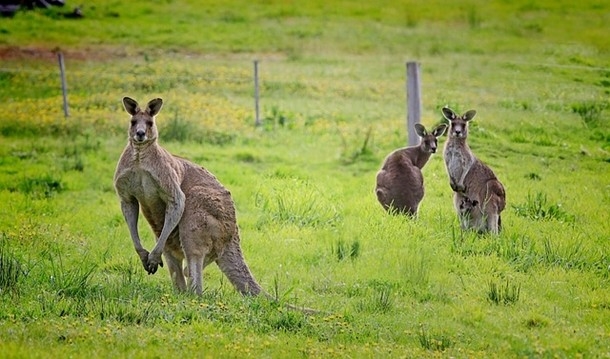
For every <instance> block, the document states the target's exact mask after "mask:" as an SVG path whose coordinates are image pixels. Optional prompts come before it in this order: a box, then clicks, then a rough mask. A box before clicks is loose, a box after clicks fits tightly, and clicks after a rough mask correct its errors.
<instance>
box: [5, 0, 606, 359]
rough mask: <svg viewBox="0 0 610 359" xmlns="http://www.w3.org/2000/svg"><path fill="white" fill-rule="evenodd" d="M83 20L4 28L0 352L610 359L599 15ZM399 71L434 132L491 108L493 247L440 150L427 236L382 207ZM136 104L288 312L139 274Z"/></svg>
mask: <svg viewBox="0 0 610 359" xmlns="http://www.w3.org/2000/svg"><path fill="white" fill-rule="evenodd" d="M69 11H71V9H70V8H63V9H62V8H55V9H53V10H36V11H28V12H22V13H19V14H17V15H16V16H15V17H14V18H11V19H2V20H0V33H1V34H2V35H3V36H2V37H0V50H1V51H0V56H2V66H0V98H2V101H3V106H2V110H3V112H2V116H1V117H0V203H1V205H0V353H3V354H2V355H0V356H7V357H34V358H36V357H49V356H52V357H69V356H72V357H110V356H116V357H156V356H162V355H166V354H167V348H168V347H170V348H171V350H172V352H173V354H174V355H176V356H189V357H190V356H193V353H198V354H196V355H197V356H205V357H208V356H209V357H439V356H441V357H450V356H451V357H485V358H487V357H578V356H584V357H610V354H609V353H610V346H609V344H608V343H609V342H610V336H609V335H608V333H610V326H609V324H608V323H610V300H609V299H608V298H610V290H609V288H610V286H609V284H610V257H609V254H608V253H610V245H609V243H610V242H609V241H608V240H609V239H610V236H609V234H610V224H609V222H608V215H607V212H608V209H609V208H610V182H609V178H610V168H609V166H610V155H609V154H608V153H609V151H610V131H609V130H608V127H609V126H608V124H609V123H608V116H609V114H610V112H609V110H610V108H609V105H608V104H609V102H608V94H609V89H608V88H609V83H610V70H609V65H610V63H609V62H608V58H610V56H609V55H610V54H609V51H610V40H608V38H607V25H606V24H607V23H608V21H610V19H609V18H608V14H610V8H609V6H608V5H607V4H606V2H603V1H595V0H587V1H581V2H578V3H574V2H567V1H560V2H551V1H548V2H531V1H513V2H504V1H492V2H487V3H484V4H481V3H480V2H475V1H461V2H453V1H451V2H450V1H443V0H438V1H432V2H430V1H428V2H418V3H406V2H402V3H396V2H386V1H381V0H379V1H373V2H366V4H365V3H364V2H348V1H343V2H321V1H310V2H306V3H300V4H299V5H298V7H297V6H291V5H288V4H286V3H285V2H275V1H270V2H260V3H259V2H251V1H248V2H246V1H231V2H226V1H223V2H211V1H206V2H205V4H201V3H200V2H195V1H171V0H167V1H139V2H118V1H115V2H112V1H110V2H106V1H90V2H88V3H87V4H86V5H84V6H83V11H84V13H85V18H84V19H82V20H74V19H64V18H63V15H62V13H64V12H69ZM168 14H171V16H170V15H168ZM57 49H60V50H61V51H63V52H64V54H65V58H66V68H67V70H68V72H67V81H68V89H69V98H68V99H69V104H70V110H71V116H70V117H69V118H64V116H63V110H62V99H61V90H60V84H59V74H58V70H57V59H56V57H55V55H54V53H53V51H54V50H57ZM254 59H258V60H259V61H260V63H259V72H260V76H261V118H262V119H263V126H261V127H259V128H255V126H254V99H253V92H254V88H253V82H252V71H253V65H252V61H253V60H254ZM407 60H417V61H419V62H420V63H421V65H422V81H423V83H422V99H423V105H424V109H423V118H422V122H423V123H424V124H425V125H426V126H431V125H434V124H436V123H438V122H440V121H441V115H440V108H441V107H442V106H444V105H449V106H451V107H452V108H455V109H457V110H458V111H466V110H468V109H471V108H473V109H476V110H477V112H478V115H477V117H476V118H475V120H474V121H473V123H472V125H471V126H472V127H471V135H470V136H471V137H470V139H469V143H470V146H471V148H472V149H473V151H475V153H476V154H477V156H478V157H479V158H481V159H482V160H484V161H485V162H486V163H488V164H489V165H490V166H491V167H492V168H493V169H494V171H495V172H496V174H497V175H498V177H499V178H500V180H501V181H502V182H503V183H504V185H505V187H506V191H507V201H508V203H507V207H506V209H505V211H504V212H503V213H502V224H503V231H502V233H501V234H500V235H499V236H490V235H477V234H475V233H471V232H462V231H461V230H460V229H459V224H458V222H457V219H456V216H455V213H454V211H453V208H452V193H451V189H450V187H449V185H448V179H447V175H446V172H445V168H444V163H443V161H442V153H439V154H436V155H434V156H433V157H432V158H431V160H430V161H429V163H428V164H427V165H426V167H424V169H423V173H424V176H425V184H426V196H425V197H424V200H423V202H422V204H421V207H420V214H419V217H418V218H417V219H415V220H409V219H406V218H403V217H401V216H393V215H388V214H386V213H385V212H384V211H383V209H382V208H381V206H380V205H379V204H378V203H377V201H376V198H375V196H374V193H373V188H374V179H375V173H376V171H377V170H378V169H379V166H380V165H381V162H382V161H383V159H384V157H385V156H386V155H387V154H388V153H389V152H390V151H392V150H393V149H395V148H397V147H401V146H404V144H405V142H406V138H407V136H406V133H405V126H404V122H405V117H406V116H405V80H404V76H405V75H404V73H405V61H407ZM126 95H127V96H131V97H133V98H136V99H137V100H139V101H140V102H145V101H148V100H149V99H151V98H154V97H162V98H163V99H164V102H165V105H164V108H163V110H162V111H161V114H160V115H159V117H158V124H159V129H160V135H161V139H160V142H161V144H162V145H164V146H165V147H167V148H168V149H169V150H170V151H171V152H173V153H176V154H178V155H181V156H183V157H187V158H189V159H191V160H193V161H195V162H197V163H199V164H201V165H202V166H205V167H206V168H208V169H209V170H210V171H212V172H213V173H214V174H215V175H216V176H217V177H218V179H219V180H220V181H221V182H222V183H223V184H224V185H225V186H226V187H228V189H229V190H230V191H231V193H232V195H233V198H234V200H235V202H236V208H237V214H238V221H239V225H240V229H241V235H242V247H243V252H244V255H245V257H246V260H247V262H248V264H249V266H250V268H251V270H252V272H253V273H254V275H255V277H256V278H257V279H258V280H259V281H260V283H261V284H262V286H263V287H264V288H265V289H266V290H267V291H268V292H269V293H270V294H271V295H272V296H274V297H275V298H277V299H278V300H279V301H280V304H276V303H272V302H270V301H268V300H265V299H262V298H243V297H241V296H240V295H239V294H237V293H236V292H235V291H234V290H233V288H232V287H231V285H230V283H229V282H228V281H227V280H226V278H224V277H223V276H222V274H221V273H220V271H219V270H218V269H217V268H216V267H215V266H213V265H212V266H210V267H209V268H208V269H206V272H205V275H204V287H205V292H204V295H203V296H202V297H201V298H198V297H194V296H191V295H185V294H178V293H175V292H174V291H173V290H172V287H171V282H170V279H169V277H168V275H167V272H166V270H165V269H161V270H160V271H159V273H157V274H155V275H152V276H148V275H145V271H144V270H143V268H142V267H141V264H140V262H139V259H138V257H137V255H136V254H135V252H134V250H133V246H132V244H131V241H130V239H129V233H128V230H127V228H126V225H125V223H124V220H123V218H122V215H121V213H120V208H119V203H118V199H117V197H116V194H115V192H114V189H113V185H112V177H113V173H114V169H115V166H116V162H117V160H118V158H119V156H120V153H121V151H122V148H123V146H124V145H125V143H126V137H127V136H126V131H127V125H128V116H127V114H126V113H125V112H124V111H123V109H122V107H121V103H120V101H121V98H122V97H123V96H126ZM445 140H446V138H441V139H440V143H441V145H442V144H443V143H444V142H445ZM140 227H141V230H140V232H141V235H142V238H143V241H144V243H145V246H146V247H147V248H149V249H150V247H152V243H153V241H154V239H153V236H152V234H151V233H150V231H149V229H148V226H147V225H146V223H144V222H142V223H141V225H140ZM282 303H290V304H297V305H304V306H307V307H312V308H318V309H322V310H324V311H326V312H328V313H327V314H321V315H317V316H305V315H303V314H302V313H299V312H293V311H289V310H287V309H285V307H283V306H282Z"/></svg>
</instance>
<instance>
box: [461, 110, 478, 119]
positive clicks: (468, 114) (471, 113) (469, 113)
mask: <svg viewBox="0 0 610 359" xmlns="http://www.w3.org/2000/svg"><path fill="white" fill-rule="evenodd" d="M476 114H477V111H475V110H470V111H466V113H465V114H463V115H462V118H463V119H464V121H470V120H472V119H473V118H474V116H476Z"/></svg>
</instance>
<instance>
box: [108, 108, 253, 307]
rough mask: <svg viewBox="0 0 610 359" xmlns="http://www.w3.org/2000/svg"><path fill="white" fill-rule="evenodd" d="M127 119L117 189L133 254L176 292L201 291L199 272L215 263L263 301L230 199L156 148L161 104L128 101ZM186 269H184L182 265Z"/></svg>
mask: <svg viewBox="0 0 610 359" xmlns="http://www.w3.org/2000/svg"><path fill="white" fill-rule="evenodd" d="M123 105H124V107H125V110H126V111H127V113H129V115H131V123H130V126H129V142H128V144H127V147H125V150H124V151H123V154H122V155H121V158H120V160H119V163H118V165H117V168H116V172H115V175H114V185H115V188H116V191H117V194H118V196H119V198H120V201H121V210H122V212H123V216H124V217H125V221H126V222H127V226H128V227H129V233H130V235H131V239H132V241H133V245H134V247H135V250H136V252H137V253H138V255H139V256H140V260H141V261H142V264H143V266H144V268H145V269H146V271H147V272H148V273H149V274H154V273H155V272H156V271H157V268H158V266H163V262H162V260H161V253H163V255H164V257H165V261H166V263H167V267H168V270H169V274H170V277H171V279H172V282H173V285H174V287H175V288H176V289H177V290H178V291H186V290H187V282H186V281H185V275H186V276H187V277H188V289H190V290H192V291H193V292H195V293H197V294H201V293H202V288H203V283H202V282H203V279H202V271H203V269H204V268H205V267H206V266H207V265H208V264H210V263H212V262H216V263H217V264H218V266H219V267H220V270H221V271H222V272H223V273H224V274H225V275H226V276H227V277H228V278H229V281H230V282H231V283H232V284H233V286H235V288H236V289H237V290H238V291H239V292H241V293H242V294H244V295H258V294H259V293H260V292H261V286H260V285H259V284H258V283H257V281H256V280H255V279H254V277H253V276H252V273H250V269H249V268H248V266H247V265H246V262H245V260H244V257H243V255H242V252H241V248H240V244H239V241H240V239H239V229H238V227H237V223H236V218H235V207H234V204H233V200H232V199H231V194H230V193H229V191H228V190H227V189H226V188H225V187H223V186H222V185H221V184H220V182H218V180H217V179H216V177H214V175H212V174H211V173H210V172H208V171H207V170H206V169H205V168H202V167H200V166H198V165H196V164H194V163H192V162H190V161H188V160H186V159H183V158H180V157H176V156H173V155H171V154H170V153H169V152H168V151H166V150H165V149H164V148H162V147H161V146H159V144H158V143H157V137H158V132H157V127H156V125H155V115H157V114H158V113H159V111H160V110H161V107H162V105H163V101H162V100H161V99H160V98H157V99H154V100H151V101H150V102H149V103H148V104H147V105H146V107H145V108H144V109H142V108H140V106H139V105H138V103H137V102H136V101H135V100H133V99H131V98H129V97H125V98H123ZM140 209H141V210H142V213H143V214H144V217H145V218H146V220H147V221H148V223H149V224H150V226H151V228H152V230H153V232H154V234H155V236H156V240H157V243H156V245H155V247H154V248H153V249H152V251H151V252H150V253H149V252H148V251H147V250H146V249H144V247H143V246H142V244H141V241H140V236H139V234H138V213H139V210H140ZM184 259H186V268H185V269H184V270H183V268H182V264H183V260H184Z"/></svg>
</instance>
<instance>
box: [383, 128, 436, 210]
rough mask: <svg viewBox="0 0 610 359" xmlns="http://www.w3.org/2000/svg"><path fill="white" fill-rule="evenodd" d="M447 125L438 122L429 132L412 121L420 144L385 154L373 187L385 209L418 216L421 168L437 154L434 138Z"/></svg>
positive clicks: (421, 178) (421, 192)
mask: <svg viewBox="0 0 610 359" xmlns="http://www.w3.org/2000/svg"><path fill="white" fill-rule="evenodd" d="M446 128H447V125H446V124H441V125H438V126H436V127H435V128H434V129H433V130H432V132H430V133H428V131H426V128H425V127H424V126H423V125H421V124H419V123H418V124H415V132H416V133H417V135H418V136H419V137H420V138H421V140H420V143H419V145H417V146H410V147H404V148H399V149H397V150H395V151H394V152H392V153H390V154H389V155H388V156H387V157H386V159H385V160H384V162H383V166H382V167H381V169H380V170H379V172H377V184H376V186H375V194H376V195H377V200H378V201H379V203H381V205H382V206H383V208H384V209H385V210H387V211H392V210H396V211H397V213H400V214H406V215H410V216H415V215H417V211H418V208H419V203H420V202H421V200H422V198H424V177H423V175H422V173H421V169H422V168H423V167H424V166H425V165H426V163H428V160H429V159H430V156H431V155H432V154H433V153H436V148H437V138H438V137H439V136H441V135H442V134H443V133H445V129H446Z"/></svg>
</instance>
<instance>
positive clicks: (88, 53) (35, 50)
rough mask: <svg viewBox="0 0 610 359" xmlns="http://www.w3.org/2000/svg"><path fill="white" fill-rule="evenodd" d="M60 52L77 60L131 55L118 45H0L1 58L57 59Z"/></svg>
mask: <svg viewBox="0 0 610 359" xmlns="http://www.w3.org/2000/svg"><path fill="white" fill-rule="evenodd" d="M58 52H62V53H63V54H64V57H65V58H67V59H70V60H76V61H108V60H112V59H117V58H125V57H128V56H129V54H128V53H127V52H126V51H124V50H123V49H121V48H116V47H103V48H82V49H67V50H65V49H59V48H45V47H36V46H27V47H19V46H5V47H2V46H0V60H55V59H57V53H58Z"/></svg>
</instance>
